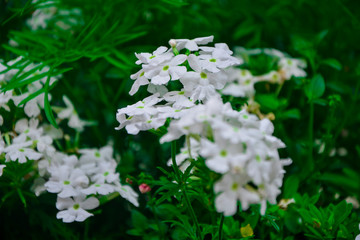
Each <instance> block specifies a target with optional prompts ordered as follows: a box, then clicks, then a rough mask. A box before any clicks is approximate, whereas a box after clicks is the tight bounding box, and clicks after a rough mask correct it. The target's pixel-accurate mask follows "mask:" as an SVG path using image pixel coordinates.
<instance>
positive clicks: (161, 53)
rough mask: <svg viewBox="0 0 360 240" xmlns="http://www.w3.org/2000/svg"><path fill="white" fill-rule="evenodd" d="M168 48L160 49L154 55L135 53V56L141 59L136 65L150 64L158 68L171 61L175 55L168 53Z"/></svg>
mask: <svg viewBox="0 0 360 240" xmlns="http://www.w3.org/2000/svg"><path fill="white" fill-rule="evenodd" d="M167 50H168V48H167V47H163V46H161V47H158V49H156V50H155V51H154V52H153V53H152V54H150V53H139V54H138V53H135V56H136V57H137V58H138V59H139V60H137V61H136V64H138V65H139V64H149V65H154V66H157V65H159V64H160V63H162V62H164V61H167V60H169V59H171V57H172V56H174V54H173V53H172V52H167Z"/></svg>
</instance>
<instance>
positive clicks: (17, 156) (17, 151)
mask: <svg viewBox="0 0 360 240" xmlns="http://www.w3.org/2000/svg"><path fill="white" fill-rule="evenodd" d="M31 145H32V142H31V141H28V142H24V143H17V144H12V145H10V146H7V147H6V148H5V149H4V152H5V154H6V155H5V158H6V160H7V161H10V160H11V161H16V160H18V161H19V163H25V162H26V161H27V159H29V160H39V159H40V158H41V157H42V154H41V153H38V152H35V151H34V150H33V149H31V148H29V147H30V146H31Z"/></svg>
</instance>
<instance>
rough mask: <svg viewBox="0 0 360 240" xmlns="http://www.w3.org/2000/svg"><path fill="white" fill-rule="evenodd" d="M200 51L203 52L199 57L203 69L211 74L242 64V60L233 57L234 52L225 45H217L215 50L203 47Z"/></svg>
mask: <svg viewBox="0 0 360 240" xmlns="http://www.w3.org/2000/svg"><path fill="white" fill-rule="evenodd" d="M200 49H201V50H203V51H201V52H200V55H199V59H200V61H199V62H200V64H201V67H202V68H203V69H206V70H208V71H210V72H213V73H215V72H219V71H221V70H222V69H225V68H227V67H230V66H234V65H239V64H241V63H242V61H240V59H238V58H235V57H232V56H231V54H232V53H233V52H232V51H230V49H229V47H228V46H227V45H226V44H225V43H222V44H219V43H217V44H215V48H212V47H201V48H200ZM209 53H210V54H209Z"/></svg>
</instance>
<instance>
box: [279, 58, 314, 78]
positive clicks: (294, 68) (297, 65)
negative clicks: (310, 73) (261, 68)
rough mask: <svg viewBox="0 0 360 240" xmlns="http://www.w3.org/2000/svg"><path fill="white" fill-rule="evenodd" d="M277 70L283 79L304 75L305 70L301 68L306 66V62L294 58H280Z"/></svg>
mask: <svg viewBox="0 0 360 240" xmlns="http://www.w3.org/2000/svg"><path fill="white" fill-rule="evenodd" d="M278 65H279V72H280V73H281V74H282V76H283V78H284V79H285V80H289V79H290V78H291V77H292V76H294V77H306V75H307V74H306V72H305V71H304V70H303V69H304V68H306V62H305V61H303V60H300V59H295V58H281V59H280V61H279V63H278Z"/></svg>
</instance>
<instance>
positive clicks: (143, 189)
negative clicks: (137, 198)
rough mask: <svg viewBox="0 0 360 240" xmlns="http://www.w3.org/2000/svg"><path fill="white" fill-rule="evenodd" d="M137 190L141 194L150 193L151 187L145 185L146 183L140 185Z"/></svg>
mask: <svg viewBox="0 0 360 240" xmlns="http://www.w3.org/2000/svg"><path fill="white" fill-rule="evenodd" d="M139 190H140V192H141V193H142V194H144V193H147V192H150V191H151V187H150V186H149V185H147V184H146V183H142V184H140V186H139Z"/></svg>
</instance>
